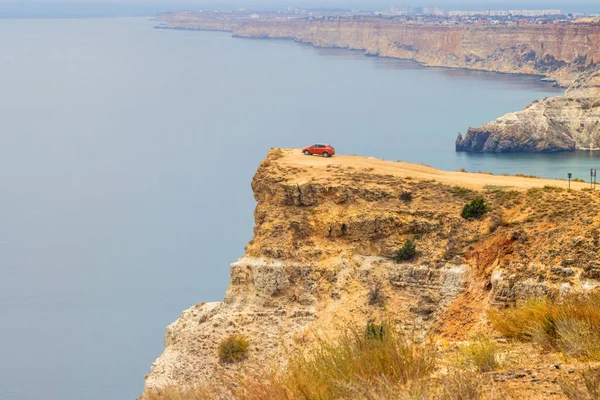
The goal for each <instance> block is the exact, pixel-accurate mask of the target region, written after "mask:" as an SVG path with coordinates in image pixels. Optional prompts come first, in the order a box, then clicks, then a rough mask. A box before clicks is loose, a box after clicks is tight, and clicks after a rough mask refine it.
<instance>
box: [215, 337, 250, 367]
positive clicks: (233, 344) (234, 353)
mask: <svg viewBox="0 0 600 400" xmlns="http://www.w3.org/2000/svg"><path fill="white" fill-rule="evenodd" d="M249 346H250V343H249V342H248V339H246V337H245V336H243V335H231V336H229V337H228V338H227V339H225V340H224V341H223V342H222V343H221V345H220V346H219V360H221V361H222V362H225V363H234V362H238V361H242V360H244V359H245V358H246V357H247V353H248V347H249Z"/></svg>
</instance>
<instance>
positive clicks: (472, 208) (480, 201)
mask: <svg viewBox="0 0 600 400" xmlns="http://www.w3.org/2000/svg"><path fill="white" fill-rule="evenodd" d="M490 209H491V207H490V206H489V205H488V204H487V203H486V202H485V199H484V198H483V197H478V198H476V199H474V200H473V201H471V202H470V203H468V204H465V206H464V207H463V210H462V212H461V213H460V216H461V217H463V218H464V219H479V218H481V217H483V216H484V215H485V214H487V213H488V212H489V211H490Z"/></svg>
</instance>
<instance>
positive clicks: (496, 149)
mask: <svg viewBox="0 0 600 400" xmlns="http://www.w3.org/2000/svg"><path fill="white" fill-rule="evenodd" d="M456 150H457V151H469V152H493V153H501V152H515V151H525V152H559V151H573V150H600V98H597V97H591V98H588V97H582V98H573V97H568V96H561V97H553V98H550V99H546V100H542V101H536V102H534V103H533V104H531V105H530V106H528V107H527V108H525V109H524V110H523V111H519V112H515V113H510V114H507V115H505V116H503V117H500V118H498V119H497V120H495V121H493V122H491V123H488V124H485V125H483V126H481V127H479V128H469V130H468V131H467V133H466V135H465V137H464V138H463V137H462V135H459V137H458V138H457V140H456Z"/></svg>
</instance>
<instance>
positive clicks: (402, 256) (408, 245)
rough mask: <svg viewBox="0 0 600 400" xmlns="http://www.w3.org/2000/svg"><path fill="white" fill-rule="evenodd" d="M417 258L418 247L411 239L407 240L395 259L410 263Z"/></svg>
mask: <svg viewBox="0 0 600 400" xmlns="http://www.w3.org/2000/svg"><path fill="white" fill-rule="evenodd" d="M416 256H417V245H415V242H413V241H412V240H410V239H406V242H404V246H402V247H401V248H399V249H398V251H397V252H396V255H395V256H394V259H395V260H396V261H409V260H412V259H413V258H415V257H416Z"/></svg>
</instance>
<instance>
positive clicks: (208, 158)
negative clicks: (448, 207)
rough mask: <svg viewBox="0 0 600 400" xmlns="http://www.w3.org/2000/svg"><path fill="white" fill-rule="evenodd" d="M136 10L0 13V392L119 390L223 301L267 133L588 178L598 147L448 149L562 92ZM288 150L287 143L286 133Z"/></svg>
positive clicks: (10, 396) (72, 395) (274, 142)
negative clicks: (459, 138)
mask: <svg viewBox="0 0 600 400" xmlns="http://www.w3.org/2000/svg"><path fill="white" fill-rule="evenodd" d="M155 24H156V23H155V22H154V21H152V20H151V19H150V18H107V19H93V18H88V19H77V18H71V19H40V18H38V19H1V20H0V49H1V51H0V349H1V353H0V354H1V356H0V399H2V400H29V399H31V400H33V399H36V400H37V399H45V400H54V399H60V400H65V399H92V400H106V399H111V400H114V399H135V398H136V397H137V396H138V395H139V394H140V393H141V391H142V389H143V383H144V375H145V374H146V373H148V372H149V369H150V365H151V363H152V362H153V361H154V359H155V358H156V357H157V356H158V355H159V354H160V353H161V351H162V349H163V335H164V332H165V328H166V326H167V325H168V324H169V323H171V322H173V321H174V320H175V319H176V318H177V317H178V316H179V315H180V313H181V312H182V311H183V310H185V309H186V308H188V307H190V306H192V305H194V304H196V303H198V302H204V301H220V300H222V299H223V295H224V293H225V290H226V287H227V285H228V274H229V264H230V263H231V262H233V261H235V260H236V259H237V258H238V257H240V256H242V255H243V254H244V245H245V244H246V243H247V241H248V240H249V239H250V238H251V236H252V228H253V209H254V207H255V201H254V198H253V194H252V191H251V188H250V183H251V180H252V176H253V174H254V172H255V170H256V168H257V166H258V164H259V162H260V161H261V160H262V159H263V158H264V157H265V154H266V153H267V152H268V151H269V149H270V148H272V147H286V148H300V147H302V146H306V145H309V144H312V143H313V142H326V143H330V144H332V145H334V146H335V147H336V150H337V151H338V152H339V154H357V155H363V156H370V157H377V158H382V159H387V160H402V161H408V162H416V163H423V164H428V165H431V166H434V167H437V168H441V169H445V170H459V169H461V168H464V169H466V170H468V171H488V172H493V173H508V174H517V173H520V174H527V175H538V176H544V177H558V178H566V174H567V173H568V172H571V173H573V174H574V176H575V177H579V178H584V179H585V178H586V177H589V169H590V168H593V167H596V166H597V167H600V158H599V157H598V155H597V154H596V153H590V152H576V153H563V154H505V155H494V154H485V155H475V154H466V153H456V152H455V151H454V141H455V139H456V135H457V133H458V132H463V133H464V132H465V131H466V129H467V128H468V127H469V126H479V125H481V124H483V123H485V122H488V121H491V120H493V119H495V118H497V117H499V116H501V115H503V114H505V113H507V112H511V111H516V110H520V109H522V108H523V107H525V106H526V105H528V104H529V103H530V102H532V101H533V100H536V99H543V98H545V97H549V96H556V95H560V94H561V93H562V90H560V89H557V88H554V87H552V86H551V85H550V84H548V83H543V82H541V81H540V79H539V77H531V76H516V75H501V74H495V73H486V72H476V71H464V70H450V69H440V68H427V67H423V66H421V65H419V64H417V63H415V62H411V61H402V60H394V59H382V58H370V57H365V56H364V55H363V54H362V53H361V52H356V51H349V50H339V49H336V50H332V49H317V48H313V47H311V46H308V45H301V44H297V43H294V42H293V41H281V40H250V39H235V38H232V37H231V35H230V34H229V33H224V32H195V31H174V30H173V31H170V30H155V29H153V26H154V25H155ZM298 151H299V150H298Z"/></svg>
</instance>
